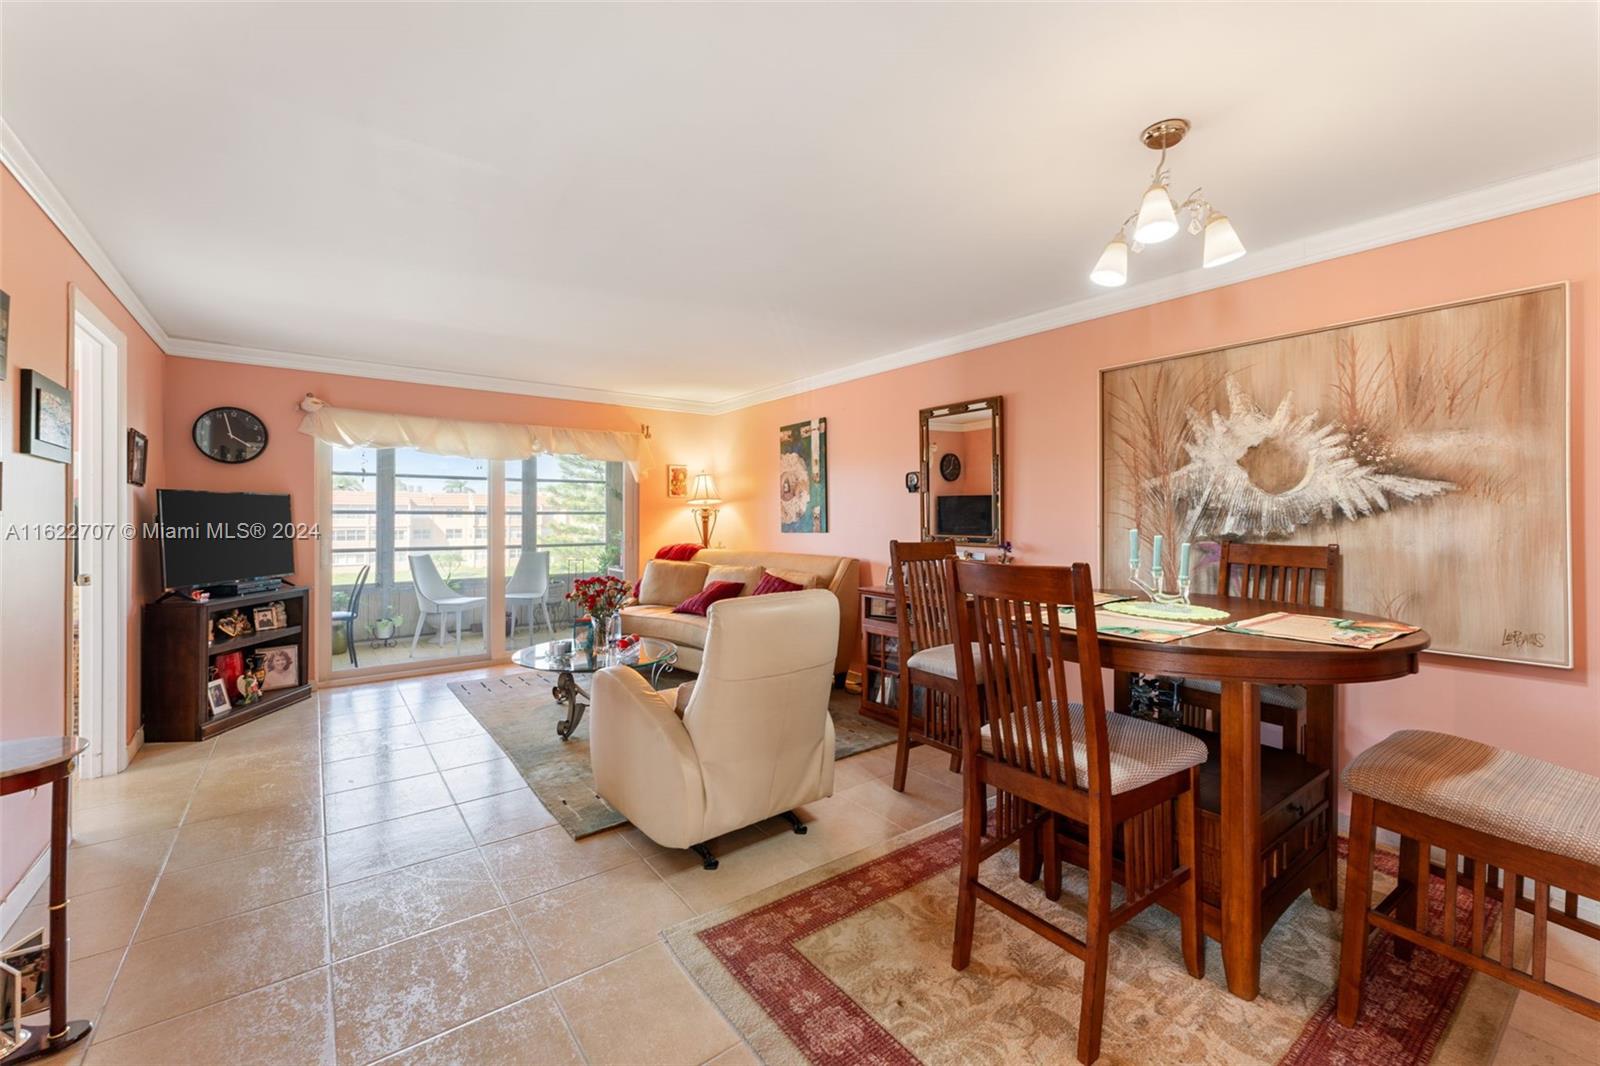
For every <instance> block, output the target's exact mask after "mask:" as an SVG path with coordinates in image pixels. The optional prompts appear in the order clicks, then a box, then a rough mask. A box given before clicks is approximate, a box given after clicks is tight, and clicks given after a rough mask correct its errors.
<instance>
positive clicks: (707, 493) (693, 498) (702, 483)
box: [688, 473, 722, 507]
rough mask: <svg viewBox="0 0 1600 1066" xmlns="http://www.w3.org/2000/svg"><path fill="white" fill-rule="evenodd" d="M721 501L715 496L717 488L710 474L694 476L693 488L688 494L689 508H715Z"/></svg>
mask: <svg viewBox="0 0 1600 1066" xmlns="http://www.w3.org/2000/svg"><path fill="white" fill-rule="evenodd" d="M721 502H722V500H721V499H720V498H719V497H718V496H717V486H716V484H715V483H714V482H713V481H712V480H711V475H710V474H704V473H702V474H696V475H695V479H694V488H693V489H691V490H690V492H689V503H688V506H690V507H715V506H716V505H717V504H719V503H721Z"/></svg>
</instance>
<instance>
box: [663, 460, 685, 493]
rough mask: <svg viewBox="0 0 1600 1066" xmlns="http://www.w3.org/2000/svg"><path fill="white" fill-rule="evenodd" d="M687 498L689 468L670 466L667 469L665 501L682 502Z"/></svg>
mask: <svg viewBox="0 0 1600 1066" xmlns="http://www.w3.org/2000/svg"><path fill="white" fill-rule="evenodd" d="M688 497H689V468H688V467H687V466H678V465H677V464H672V465H670V466H668V467H667V499H669V500H684V499H688Z"/></svg>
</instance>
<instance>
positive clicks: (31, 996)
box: [0, 929, 50, 1016]
mask: <svg viewBox="0 0 1600 1066" xmlns="http://www.w3.org/2000/svg"><path fill="white" fill-rule="evenodd" d="M0 965H5V966H8V967H10V968H11V969H12V970H15V971H16V973H17V979H18V982H19V984H20V988H19V989H18V994H19V995H20V996H21V998H22V1013H23V1015H24V1016H27V1015H29V1014H37V1013H39V1012H40V1011H43V1010H49V1009H50V949H49V948H48V947H46V946H45V942H44V930H43V929H37V930H35V931H34V932H33V933H32V934H31V935H30V936H27V937H24V938H23V939H21V940H19V941H17V942H16V943H15V944H12V945H11V946H10V947H8V948H6V950H5V953H4V954H0Z"/></svg>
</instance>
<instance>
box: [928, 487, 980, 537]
mask: <svg viewBox="0 0 1600 1066" xmlns="http://www.w3.org/2000/svg"><path fill="white" fill-rule="evenodd" d="M935 499H936V501H937V506H938V509H937V511H936V512H935V515H934V519H935V523H936V524H935V527H934V531H935V532H936V533H938V534H939V535H940V536H944V537H991V536H993V535H994V497H992V496H938V497H935Z"/></svg>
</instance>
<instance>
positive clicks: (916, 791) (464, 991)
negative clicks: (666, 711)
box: [7, 670, 1600, 1066]
mask: <svg viewBox="0 0 1600 1066" xmlns="http://www.w3.org/2000/svg"><path fill="white" fill-rule="evenodd" d="M493 672H495V671H493V670H484V671H475V672H472V673H471V674H456V675H450V676H448V677H435V678H429V679H420V680H407V681H401V682H387V683H375V684H369V685H364V686H360V687H352V688H343V689H331V690H324V691H322V692H321V693H319V694H318V695H316V696H315V697H313V698H312V699H311V700H308V701H306V702H305V703H302V704H299V705H296V706H295V707H292V708H287V709H285V710H283V711H281V712H278V713H277V714H274V715H272V716H270V717H268V718H265V719H262V720H261V721H259V722H253V723H250V724H249V725H246V726H243V727H241V728H239V729H236V730H234V731H232V732H230V733H226V734H224V735H222V736H221V737H218V738H217V739H215V740H213V741H209V742H205V743H201V744H193V745H177V744H160V745H149V746H147V747H146V748H145V749H144V750H143V751H142V752H141V753H140V754H139V756H138V757H137V759H136V760H135V761H134V764H133V766H132V767H130V769H129V770H128V772H127V773H124V774H122V775H120V776H118V777H115V778H110V779H101V780H96V781H83V782H80V783H79V785H78V788H77V789H76V801H75V804H74V823H75V831H76V834H77V843H76V846H74V847H73V849H72V850H71V852H70V854H69V861H68V881H69V891H70V893H71V896H72V899H73V906H72V959H73V964H72V969H71V972H70V981H71V987H70V993H69V999H70V1002H71V1005H72V1015H73V1016H74V1017H80V1016H84V1015H87V1016H89V1017H91V1018H94V1019H95V1020H96V1031H95V1034H94V1036H93V1038H92V1040H91V1041H90V1042H89V1043H88V1044H87V1045H79V1046H77V1047H74V1048H72V1049H69V1050H68V1051H66V1052H64V1053H62V1054H61V1055H59V1056H56V1057H55V1058H54V1059H51V1060H47V1061H50V1062H52V1063H61V1064H77V1063H80V1062H85V1061H86V1062H88V1063H90V1064H93V1066H98V1064H102V1063H105V1064H110V1063H138V1064H156V1063H206V1064H211V1063H218V1064H222V1063H250V1064H256V1063H272V1064H278V1063H285V1064H289V1063H301V1062H305V1063H336V1064H364V1063H369V1062H377V1061H384V1062H406V1063H449V1062H472V1063H498V1062H504V1063H563V1062H574V1063H578V1062H588V1063H686V1064H696V1063H708V1062H716V1063H718V1064H724V1066H725V1064H731V1063H738V1062H752V1061H755V1057H754V1055H753V1054H752V1053H751V1051H750V1049H749V1048H748V1047H747V1046H746V1045H745V1044H744V1043H743V1042H742V1041H741V1040H740V1038H739V1036H738V1034H737V1033H735V1031H734V1030H733V1029H732V1028H731V1027H730V1026H729V1025H728V1024H727V1022H726V1021H724V1020H723V1018H722V1017H721V1016H720V1014H718V1012H717V1010H716V1009H715V1008H714V1007H713V1006H712V1004H711V1003H710V1001H709V1000H707V999H706V998H705V996H704V995H703V994H702V993H701V992H700V990H699V989H698V987H697V986H696V985H695V984H694V983H693V982H692V981H691V980H690V979H689V978H688V977H687V976H686V975H685V974H684V973H683V971H682V970H681V969H680V968H679V967H678V965H677V963H676V961H675V960H674V959H673V957H672V955H671V953H670V952H669V951H668V950H667V949H666V948H665V947H664V946H663V945H662V943H661V941H660V940H659V937H658V934H659V933H660V931H661V930H662V929H664V928H667V927H669V926H671V925H674V924H676V923H678V922H680V921H682V920H684V919H685V918H688V917H690V916H691V915H693V914H694V913H696V912H702V911H706V910H709V909H713V908H716V907H719V906H721V905H723V904H725V903H728V902H731V901H733V900H735V899H738V898H739V897H742V896H744V895H746V894H748V893H750V892H754V891H757V890H759V889H762V888H765V887H768V886H770V885H772V884H775V883H777V882H778V881H780V880H783V879H785V878H788V877H790V876H793V875H794V874H797V873H801V872H803V871H805V870H807V869H809V868H811V867H814V866H817V865H819V864H821V863H825V862H828V861H831V860H832V859H835V858H838V857H840V856H843V855H847V854H849V853H851V852H854V851H856V850H858V849H860V848H864V847H867V846H869V845H872V844H875V843H878V842H880V841H882V840H885V839H887V838H889V837H891V836H894V835H896V834H898V833H900V832H902V831H904V830H906V829H911V828H915V827H916V826H919V825H922V824H924V823H926V822H927V821H929V820H931V819H934V818H937V817H940V816H942V815H944V814H946V813H948V812H950V811H952V810H954V809H955V808H956V806H957V805H958V803H959V794H958V791H957V788H956V779H955V778H954V777H953V776H951V775H950V774H949V773H948V771H947V769H946V760H945V758H944V757H943V756H940V755H938V754H937V753H935V752H931V751H927V750H922V751H918V752H915V753H914V754H913V766H914V772H913V774H912V775H911V780H910V784H909V788H908V789H907V792H906V793H905V794H903V795H902V794H899V793H896V792H894V791H893V790H892V789H891V788H890V787H889V784H888V781H887V778H888V777H889V775H890V773H891V771H892V763H893V755H892V751H893V749H892V748H885V749H879V750H878V751H875V752H868V753H866V754H863V755H858V756H856V757H854V758H851V759H847V760H845V761H843V762H841V763H840V764H839V766H838V774H837V781H836V791H835V794H834V796H833V797H831V798H830V799H827V800H825V801H822V802H820V803H815V804H810V805H808V806H807V807H805V808H803V809H802V812H801V813H802V816H803V817H804V818H805V819H806V821H807V822H808V823H809V825H810V831H809V833H807V834H806V835H805V836H796V835H794V834H792V833H790V832H788V830H787V827H786V826H785V825H784V824H783V823H781V822H778V821H776V820H774V821H773V822H769V823H764V824H762V825H758V826H753V827H751V828H749V829H746V830H743V831H741V832H739V833H735V834H733V835H732V836H730V837H728V838H725V839H724V840H722V841H720V842H718V844H717V846H716V850H717V851H718V853H719V855H720V856H721V859H722V866H721V869H719V870H717V871H715V872H706V871H704V870H701V869H700V867H699V863H698V861H697V860H696V859H695V858H694V857H693V856H692V855H691V854H689V853H686V852H681V851H669V850H665V849H662V848H659V847H657V846H656V845H654V844H652V843H651V842H650V841H649V840H647V839H645V838H644V837H643V836H641V835H640V834H639V833H638V832H637V831H636V830H633V829H631V828H623V829H619V830H614V831H609V832H606V833H601V834H597V835H596V836H593V837H590V838H588V839H585V840H582V841H577V842H574V841H573V840H571V839H570V838H569V837H568V836H567V834H566V832H565V831H564V830H562V829H561V828H560V827H559V826H557V825H555V823H554V820H553V819H552V818H551V817H550V815H549V813H548V812H547V811H545V809H544V808H543V807H542V806H541V805H540V804H539V802H538V800H537V799H536V798H535V797H534V795H533V793H532V792H531V791H530V790H529V789H528V788H527V786H526V784H524V782H523V781H522V779H521V777H519V776H518V775H517V774H516V772H515V770H514V768H512V767H511V765H510V763H509V762H508V761H507V760H506V759H505V758H504V757H503V756H501V755H499V754H498V753H497V752H496V751H495V750H494V749H493V747H492V746H491V745H486V744H482V743H481V742H479V741H480V738H481V730H479V729H478V727H477V723H476V722H475V721H474V720H473V719H472V718H471V716H470V715H467V714H466V712H465V711H464V710H463V709H462V708H461V706H460V704H458V703H457V702H456V701H455V700H454V698H453V697H451V696H450V694H449V692H448V691H447V689H446V687H445V686H446V684H447V682H448V681H449V680H453V679H458V678H460V677H464V676H483V675H484V674H486V673H493ZM43 920H44V906H43V899H42V897H41V898H39V899H37V900H35V903H34V905H33V906H32V908H31V909H30V910H29V911H28V912H27V913H25V914H24V915H23V917H22V918H21V919H20V920H19V921H18V922H17V924H16V926H15V927H14V928H13V929H12V930H11V931H10V932H11V933H12V934H19V933H20V932H22V931H24V930H31V929H33V928H37V927H38V926H40V925H41V924H43ZM1561 932H1562V931H1561V930H1553V931H1552V933H1553V935H1554V936H1555V940H1554V942H1553V945H1552V956H1551V957H1552V962H1551V969H1552V974H1554V973H1555V972H1556V969H1557V968H1558V967H1559V968H1561V974H1562V976H1563V977H1565V978H1567V979H1570V980H1571V981H1572V983H1573V984H1574V985H1575V986H1577V987H1580V988H1584V989H1586V990H1587V991H1588V992H1589V993H1590V994H1591V995H1592V994H1596V989H1597V988H1600V950H1597V948H1596V946H1595V945H1590V944H1585V943H1583V942H1581V941H1575V940H1573V939H1569V938H1567V937H1564V936H1560V935H1559V934H1560V933H1561ZM7 942H9V938H8V940H7ZM1597 1048H1600V1025H1596V1024H1594V1023H1590V1022H1587V1021H1584V1020H1581V1019H1579V1018H1577V1016H1576V1015H1573V1014H1571V1013H1569V1012H1565V1011H1560V1010H1557V1009H1556V1008H1553V1007H1550V1006H1549V1005H1548V1004H1546V1003H1544V1002H1543V1001H1542V1000H1538V999H1534V998H1531V997H1528V996H1523V997H1521V999H1519V1001H1518V1003H1517V1006H1516V1010H1515V1011H1514V1012H1513V1015H1512V1017H1511V1022H1510V1027H1509V1028H1508V1029H1507V1032H1506V1034H1505V1036H1504V1038H1503V1040H1502V1042H1501V1046H1500V1049H1499V1054H1498V1058H1497V1059H1496V1060H1495V1062H1496V1063H1497V1064H1508V1066H1521V1064H1530V1066H1531V1064H1546V1066H1548V1064H1558V1063H1559V1064H1565V1063H1585V1062H1587V1063H1594V1062H1596V1061H1597V1058H1596V1049H1597ZM1001 1052H1003V1049H997V1053H1001ZM1001 1057H1003V1054H1002V1055H1001Z"/></svg>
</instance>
